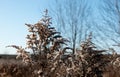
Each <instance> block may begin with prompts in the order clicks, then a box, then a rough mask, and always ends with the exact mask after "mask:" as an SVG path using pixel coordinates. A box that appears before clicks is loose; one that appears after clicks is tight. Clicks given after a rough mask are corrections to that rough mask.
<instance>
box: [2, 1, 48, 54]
mask: <svg viewBox="0 0 120 77" xmlns="http://www.w3.org/2000/svg"><path fill="white" fill-rule="evenodd" d="M49 3H50V0H0V53H8V54H9V53H16V52H15V49H13V48H5V46H7V45H11V44H15V45H22V46H25V41H26V39H25V37H26V34H27V27H26V26H25V25H24V24H25V23H31V24H34V23H36V22H37V21H38V20H39V19H40V17H41V16H42V15H41V14H43V13H42V12H43V10H44V9H46V8H48V6H49Z"/></svg>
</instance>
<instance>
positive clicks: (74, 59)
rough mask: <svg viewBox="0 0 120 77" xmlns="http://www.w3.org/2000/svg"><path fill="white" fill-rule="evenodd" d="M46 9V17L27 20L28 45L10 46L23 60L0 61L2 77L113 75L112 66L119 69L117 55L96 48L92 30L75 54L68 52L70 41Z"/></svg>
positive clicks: (107, 76) (95, 76) (90, 76)
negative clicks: (108, 54) (53, 21)
mask: <svg viewBox="0 0 120 77" xmlns="http://www.w3.org/2000/svg"><path fill="white" fill-rule="evenodd" d="M47 13H48V11H47V10H46V11H45V15H44V17H43V18H42V19H41V20H40V21H39V22H37V23H36V24H34V25H32V24H26V25H27V27H28V31H29V33H30V34H28V35H27V37H26V39H27V42H26V47H25V48H22V47H21V46H16V45H10V46H7V47H13V48H16V49H17V52H18V56H17V58H20V57H21V58H22V62H23V63H21V62H19V61H18V62H14V61H11V62H7V63H5V62H4V61H3V64H0V76H1V77H103V76H104V77H110V76H112V75H108V74H111V72H112V71H110V70H109V69H108V68H109V67H112V68H114V69H115V71H116V70H117V71H119V69H118V68H116V67H119V66H118V65H117V63H118V64H119V58H118V56H117V55H112V56H106V55H104V54H103V52H106V51H105V50H96V48H95V45H94V44H93V43H92V41H91V40H92V34H90V35H89V36H88V38H87V39H86V40H85V41H84V42H83V43H82V44H81V46H80V48H79V49H75V54H70V53H69V54H67V55H65V54H66V53H67V52H70V51H73V49H72V48H70V47H68V46H67V43H68V42H69V41H68V40H67V39H65V38H63V37H62V36H61V35H60V32H57V31H56V29H55V28H54V27H51V18H50V17H49V16H48V14H47ZM28 50H30V51H28ZM31 51H32V55H31V54H30V53H29V52H31ZM1 61H2V60H1ZM109 65H111V66H109ZM108 66H109V67H108ZM106 69H107V70H106ZM116 73H118V72H116ZM117 76H119V75H117ZM117 76H115V75H113V77H117Z"/></svg>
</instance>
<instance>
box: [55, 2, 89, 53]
mask: <svg viewBox="0 0 120 77" xmlns="http://www.w3.org/2000/svg"><path fill="white" fill-rule="evenodd" d="M55 4H56V7H55V11H54V16H55V18H56V19H55V20H56V22H57V26H58V30H60V32H62V33H63V35H64V36H66V37H68V38H69V39H70V41H71V46H72V47H73V49H74V50H73V54H74V53H75V48H76V46H77V44H80V43H81V40H82V39H85V38H86V36H87V34H88V33H89V29H90V27H91V26H90V23H89V15H90V6H89V5H88V3H87V0H60V1H58V0H56V2H55Z"/></svg>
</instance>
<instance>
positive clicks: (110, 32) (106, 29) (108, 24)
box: [99, 0, 120, 44]
mask: <svg viewBox="0 0 120 77" xmlns="http://www.w3.org/2000/svg"><path fill="white" fill-rule="evenodd" d="M100 13H101V16H102V19H103V21H102V27H99V30H100V31H101V32H102V33H103V34H104V35H105V36H106V37H108V38H109V39H111V40H112V41H114V42H115V43H117V44H118V42H120V40H119V38H120V0H109V1H108V0H102V4H101V5H100ZM108 38H107V39H108Z"/></svg>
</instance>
